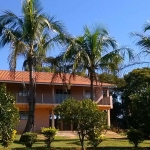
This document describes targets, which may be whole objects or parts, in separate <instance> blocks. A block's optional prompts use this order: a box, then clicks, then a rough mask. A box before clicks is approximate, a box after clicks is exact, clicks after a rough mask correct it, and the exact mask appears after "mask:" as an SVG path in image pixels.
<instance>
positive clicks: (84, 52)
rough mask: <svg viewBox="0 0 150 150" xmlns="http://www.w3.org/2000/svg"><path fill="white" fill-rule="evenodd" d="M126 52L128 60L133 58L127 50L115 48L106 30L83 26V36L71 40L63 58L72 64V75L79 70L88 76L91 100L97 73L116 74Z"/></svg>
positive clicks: (115, 45)
mask: <svg viewBox="0 0 150 150" xmlns="http://www.w3.org/2000/svg"><path fill="white" fill-rule="evenodd" d="M109 48H112V49H109ZM126 52H127V53H128V54H129V58H133V53H132V51H131V50H130V49H129V48H125V47H124V48H118V47H117V42H116V41H115V40H114V38H111V37H110V36H109V34H108V32H107V30H105V29H104V28H101V27H100V26H97V27H96V28H93V30H90V29H89V28H88V27H87V26H85V27H84V34H83V36H79V37H76V38H73V39H72V41H71V42H70V43H69V45H68V48H67V50H66V52H65V54H64V58H65V59H69V60H70V61H71V62H72V61H73V62H74V64H73V73H74V72H75V70H76V69H77V68H78V69H79V68H80V70H82V71H83V70H85V72H86V73H87V74H88V76H89V79H90V81H91V83H90V84H91V99H92V100H93V90H94V87H93V84H94V81H97V73H98V72H101V73H102V72H103V71H107V72H113V73H114V72H115V73H116V72H117V71H118V69H119V65H120V64H121V63H122V62H123V61H124V60H125V54H126Z"/></svg>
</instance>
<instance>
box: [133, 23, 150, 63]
mask: <svg viewBox="0 0 150 150" xmlns="http://www.w3.org/2000/svg"><path fill="white" fill-rule="evenodd" d="M143 31H144V33H145V32H148V31H150V23H149V22H148V23H147V24H145V26H144V28H143ZM131 35H132V36H134V37H136V38H137V42H136V45H137V46H140V48H141V50H142V51H141V52H140V54H143V53H145V54H150V36H149V35H146V34H143V33H137V32H133V33H131ZM147 63H148V62H147Z"/></svg>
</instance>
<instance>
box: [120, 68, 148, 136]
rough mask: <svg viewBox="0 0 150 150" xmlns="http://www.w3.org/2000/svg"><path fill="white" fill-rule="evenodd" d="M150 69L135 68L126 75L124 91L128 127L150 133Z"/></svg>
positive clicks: (123, 97) (123, 98)
mask: <svg viewBox="0 0 150 150" xmlns="http://www.w3.org/2000/svg"><path fill="white" fill-rule="evenodd" d="M149 74H150V69H149V68H142V69H135V70H133V71H132V72H130V73H128V74H127V75H125V77H124V79H125V82H126V85H125V86H124V91H123V93H122V100H123V106H124V115H125V117H126V121H127V124H128V127H132V128H134V129H138V130H141V131H142V132H144V134H145V137H147V136H149V135H150V97H149V95H150V75H149Z"/></svg>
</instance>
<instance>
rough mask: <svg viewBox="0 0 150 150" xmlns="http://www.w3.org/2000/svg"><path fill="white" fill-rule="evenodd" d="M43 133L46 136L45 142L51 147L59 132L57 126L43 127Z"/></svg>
mask: <svg viewBox="0 0 150 150" xmlns="http://www.w3.org/2000/svg"><path fill="white" fill-rule="evenodd" d="M41 133H42V134H43V135H44V136H45V144H46V146H47V147H48V148H50V147H51V143H52V142H53V141H54V137H55V135H56V133H57V129H55V128H51V127H49V128H44V127H43V128H41Z"/></svg>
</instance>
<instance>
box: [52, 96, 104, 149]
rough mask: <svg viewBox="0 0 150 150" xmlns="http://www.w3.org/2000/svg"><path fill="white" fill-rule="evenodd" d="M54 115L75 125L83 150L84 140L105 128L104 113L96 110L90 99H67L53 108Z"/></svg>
mask: <svg viewBox="0 0 150 150" xmlns="http://www.w3.org/2000/svg"><path fill="white" fill-rule="evenodd" d="M54 111H55V113H56V114H57V115H59V116H60V118H61V119H62V120H65V121H66V122H71V123H72V124H74V125H77V129H76V130H77V133H78V135H79V139H80V142H81V146H82V149H84V139H85V137H86V136H88V134H90V133H92V131H94V130H96V129H98V131H99V134H100V133H101V132H102V131H103V130H104V129H105V128H106V113H105V112H104V111H101V110H99V109H98V107H97V105H96V103H93V102H92V101H91V100H90V99H85V100H82V101H78V100H75V99H72V98H70V99H67V100H65V101H64V102H63V103H62V104H61V105H59V106H57V107H56V108H55V110H54Z"/></svg>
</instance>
